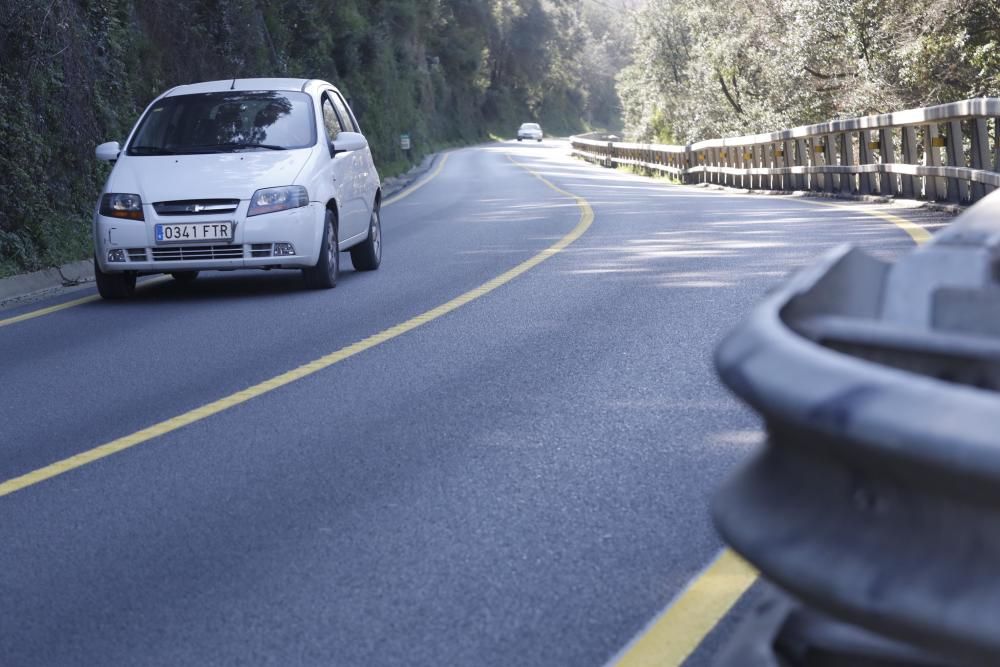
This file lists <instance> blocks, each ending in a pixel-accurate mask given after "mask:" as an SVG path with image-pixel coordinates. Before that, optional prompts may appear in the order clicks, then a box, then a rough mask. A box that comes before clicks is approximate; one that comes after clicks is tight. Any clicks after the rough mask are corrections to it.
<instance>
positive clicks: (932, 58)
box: [618, 0, 1000, 142]
mask: <svg viewBox="0 0 1000 667" xmlns="http://www.w3.org/2000/svg"><path fill="white" fill-rule="evenodd" d="M633 23H634V24H635V25H636V34H635V39H634V40H633V44H634V52H633V64H632V65H630V66H629V67H626V68H625V69H624V70H623V71H622V73H621V75H620V76H619V80H618V90H619V93H620V95H621V98H622V103H623V105H624V111H623V115H624V117H625V122H626V127H627V129H628V131H629V134H631V135H633V136H636V137H637V138H640V139H657V138H659V139H662V138H663V137H664V136H670V137H674V138H675V139H674V140H675V141H681V142H687V141H696V140H699V139H705V138H709V137H713V136H721V135H727V134H730V135H731V134H744V133H753V132H765V131H774V130H777V129H780V128H783V127H792V126H796V125H803V124H808V123H815V122H820V121H823V120H827V119H830V118H836V117H844V116H856V115H863V114H869V113H883V112H887V111H892V110H897V109H905V108H911V107H919V106H927V105H931V104H940V103H944V102H952V101H956V100H961V99H966V98H969V97H976V96H982V95H991V96H995V95H1000V50H998V39H1000V2H998V1H997V0H765V1H763V2H756V3H749V2H735V3H734V2H722V1H721V0H671V1H670V2H662V1H661V0H647V2H646V4H645V6H644V7H643V8H642V9H641V10H640V11H638V12H636V15H635V17H634V20H633Z"/></svg>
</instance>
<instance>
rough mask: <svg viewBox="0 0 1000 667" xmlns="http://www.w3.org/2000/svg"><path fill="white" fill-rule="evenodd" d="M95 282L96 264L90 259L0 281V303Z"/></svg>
mask: <svg viewBox="0 0 1000 667" xmlns="http://www.w3.org/2000/svg"><path fill="white" fill-rule="evenodd" d="M93 280H94V263H93V262H92V261H91V260H89V259H84V260H80V261H77V262H70V263H69V264H63V265H62V266H57V267H54V268H51V269H45V270H44V271H35V272H34V273H24V274H21V275H19V276H11V277H10V278H2V279H0V303H2V302H3V301H6V300H11V299H16V298H18V297H22V296H26V295H29V294H32V293H33V292H40V291H42V290H48V289H52V288H54V287H74V286H76V285H79V284H81V283H86V282H92V281H93Z"/></svg>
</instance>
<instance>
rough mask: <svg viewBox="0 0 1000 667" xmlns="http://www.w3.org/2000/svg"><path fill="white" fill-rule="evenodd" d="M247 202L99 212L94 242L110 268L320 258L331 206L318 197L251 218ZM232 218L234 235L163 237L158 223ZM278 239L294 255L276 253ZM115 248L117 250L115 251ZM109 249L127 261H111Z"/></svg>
mask: <svg viewBox="0 0 1000 667" xmlns="http://www.w3.org/2000/svg"><path fill="white" fill-rule="evenodd" d="M247 208H248V203H247V202H240V205H239V207H238V208H237V210H236V211H235V212H233V213H230V214H227V215H225V216H217V215H214V216H208V215H198V216H194V215H192V216H158V215H157V214H156V211H155V210H154V209H153V207H152V206H150V205H144V206H143V215H144V216H145V218H146V219H145V220H123V219H119V218H109V217H105V216H102V215H100V214H99V213H97V214H95V215H94V248H95V249H96V256H97V261H98V264H99V265H100V267H101V270H102V271H104V272H105V273H114V272H121V271H136V272H138V273H167V272H171V271H207V270H233V269H251V268H259V269H264V268H303V267H308V266H314V265H315V264H316V262H317V260H318V259H319V251H320V246H321V244H322V232H323V223H324V220H325V219H326V209H325V207H324V206H323V205H322V204H319V203H317V202H313V203H310V204H309V205H308V206H303V207H300V208H296V209H292V210H290V211H280V212H278V213H268V214H265V215H258V216H253V217H250V218H248V217H247V216H246V211H247ZM212 222H232V223H233V224H234V232H233V239H232V241H231V242H225V241H196V242H191V243H161V242H157V241H156V239H155V235H154V229H155V225H156V224H186V223H212ZM276 244H291V246H292V247H293V248H294V253H293V254H291V255H280V254H277V255H276V254H275V250H276V247H275V246H276ZM112 251H114V252H112ZM109 254H110V255H113V256H114V257H115V259H120V260H121V261H110V259H109Z"/></svg>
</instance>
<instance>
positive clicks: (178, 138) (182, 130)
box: [127, 91, 316, 155]
mask: <svg viewBox="0 0 1000 667" xmlns="http://www.w3.org/2000/svg"><path fill="white" fill-rule="evenodd" d="M315 143H316V123H315V121H314V116H313V109H312V100H311V98H310V97H309V96H308V95H306V94H305V93H299V92H284V91H282V92H276V91H258V92H243V91H226V92H222V93H199V94H194V95H177V96H176V97H165V98H163V99H162V100H160V101H159V102H157V103H156V104H154V105H153V106H152V107H151V108H150V109H149V111H147V112H146V115H145V116H144V117H143V119H142V121H141V122H140V124H139V129H138V131H136V133H135V136H134V137H133V138H132V142H131V143H130V144H129V147H128V150H127V153H128V155H180V154H192V153H231V152H234V151H245V150H287V149H292V148H305V147H306V146H312V145H313V144H315Z"/></svg>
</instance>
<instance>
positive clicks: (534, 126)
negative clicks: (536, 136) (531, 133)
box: [521, 123, 542, 130]
mask: <svg viewBox="0 0 1000 667" xmlns="http://www.w3.org/2000/svg"><path fill="white" fill-rule="evenodd" d="M521 129H522V130H540V129H542V128H540V127H538V123H525V124H524V125H522V126H521Z"/></svg>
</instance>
